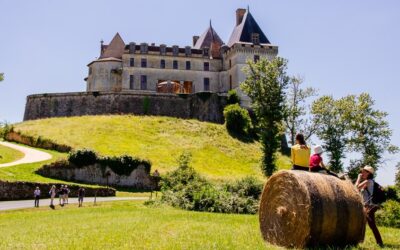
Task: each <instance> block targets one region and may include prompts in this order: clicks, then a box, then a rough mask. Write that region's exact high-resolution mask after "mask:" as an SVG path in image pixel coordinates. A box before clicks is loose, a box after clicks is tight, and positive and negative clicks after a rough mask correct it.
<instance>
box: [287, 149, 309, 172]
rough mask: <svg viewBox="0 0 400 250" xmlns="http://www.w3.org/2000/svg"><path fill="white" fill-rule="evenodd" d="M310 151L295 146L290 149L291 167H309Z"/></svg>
mask: <svg viewBox="0 0 400 250" xmlns="http://www.w3.org/2000/svg"><path fill="white" fill-rule="evenodd" d="M310 154H311V149H310V148H309V147H308V146H307V147H306V146H301V145H299V144H296V145H294V146H293V147H292V154H291V155H292V162H293V165H297V166H301V167H309V163H310Z"/></svg>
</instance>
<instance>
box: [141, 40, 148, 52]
mask: <svg viewBox="0 0 400 250" xmlns="http://www.w3.org/2000/svg"><path fill="white" fill-rule="evenodd" d="M148 49H149V46H148V44H147V43H142V44H140V53H142V54H147V51H148Z"/></svg>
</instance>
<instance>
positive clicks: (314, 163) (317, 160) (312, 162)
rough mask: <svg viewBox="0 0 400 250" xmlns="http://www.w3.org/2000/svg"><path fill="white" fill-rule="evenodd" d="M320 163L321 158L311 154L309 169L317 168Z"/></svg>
mask: <svg viewBox="0 0 400 250" xmlns="http://www.w3.org/2000/svg"><path fill="white" fill-rule="evenodd" d="M321 162H322V157H321V156H320V155H319V154H313V155H312V156H311V157H310V169H311V170H312V169H313V168H317V167H319V164H320V163H321Z"/></svg>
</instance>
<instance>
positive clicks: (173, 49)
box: [172, 45, 179, 56]
mask: <svg viewBox="0 0 400 250" xmlns="http://www.w3.org/2000/svg"><path fill="white" fill-rule="evenodd" d="M172 54H173V55H174V56H178V55H179V47H178V46H177V45H174V46H172Z"/></svg>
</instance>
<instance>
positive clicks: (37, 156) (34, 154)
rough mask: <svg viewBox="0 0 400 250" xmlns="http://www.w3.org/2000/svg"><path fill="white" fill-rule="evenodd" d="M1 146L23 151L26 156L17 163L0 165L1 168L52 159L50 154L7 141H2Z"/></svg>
mask: <svg viewBox="0 0 400 250" xmlns="http://www.w3.org/2000/svg"><path fill="white" fill-rule="evenodd" d="M0 144H1V145H3V146H5V147H9V148H13V149H16V150H18V151H21V152H22V153H24V155H25V156H24V157H23V158H22V159H19V160H17V161H13V162H9V163H3V164H0V168H1V167H10V166H15V165H19V164H24V163H33V162H39V161H46V160H49V159H51V157H52V156H51V155H50V154H48V153H46V152H43V151H39V150H36V149H33V148H28V147H24V146H20V145H16V144H13V143H9V142H5V141H0Z"/></svg>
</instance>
